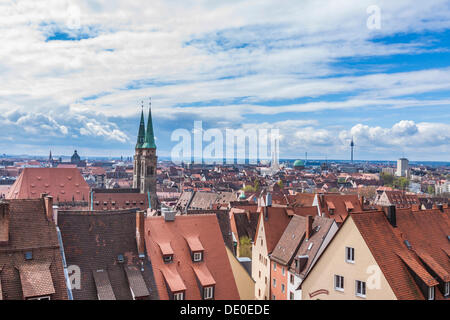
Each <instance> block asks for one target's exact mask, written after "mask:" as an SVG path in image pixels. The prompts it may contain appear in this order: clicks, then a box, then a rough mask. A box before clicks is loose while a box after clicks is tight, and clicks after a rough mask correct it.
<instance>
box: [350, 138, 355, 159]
mask: <svg viewBox="0 0 450 320" xmlns="http://www.w3.org/2000/svg"><path fill="white" fill-rule="evenodd" d="M354 147H355V143H354V142H353V137H352V142H350V148H352V163H353V148H354Z"/></svg>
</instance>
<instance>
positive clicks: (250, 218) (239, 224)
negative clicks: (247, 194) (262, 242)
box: [230, 205, 259, 240]
mask: <svg viewBox="0 0 450 320" xmlns="http://www.w3.org/2000/svg"><path fill="white" fill-rule="evenodd" d="M257 210H258V207H257V206H256V205H255V206H252V207H250V208H249V209H238V208H232V209H231V210H230V224H231V230H232V231H233V232H234V233H235V234H236V236H237V238H238V239H241V238H242V237H248V238H250V239H251V240H254V239H255V234H256V228H257V227H258V220H259V213H258V211H257Z"/></svg>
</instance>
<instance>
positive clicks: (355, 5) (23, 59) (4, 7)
mask: <svg viewBox="0 0 450 320" xmlns="http://www.w3.org/2000/svg"><path fill="white" fill-rule="evenodd" d="M372 4H374V2H373V1H372V0H339V1H324V0H305V1H297V0H292V1H288V0H286V1H282V2H274V1H269V0H250V1H234V0H233V1H226V2H223V1H206V0H201V1H180V0H177V1H170V2H168V1H163V0H156V1H152V2H151V4H150V3H143V2H132V1H131V2H130V1H119V0H108V1H106V0H98V1H87V0H86V1H72V0H65V1H61V0H47V1H44V0H42V1H35V0H15V1H10V2H2V3H1V4H0V35H1V36H0V38H1V42H2V46H0V74H1V77H2V86H1V87H0V114H1V113H2V112H3V113H5V112H9V111H10V110H12V109H15V110H17V111H18V112H20V113H21V114H23V116H24V117H26V116H25V115H28V117H34V118H32V121H31V120H30V121H25V120H26V118H24V121H22V122H17V121H18V120H17V119H16V120H15V122H8V125H9V126H12V127H11V128H15V129H17V130H24V131H25V132H27V133H29V134H32V133H36V132H41V133H42V132H47V133H48V134H49V135H57V136H59V137H61V136H62V137H67V139H68V140H67V141H70V137H72V136H74V135H75V136H77V138H75V139H78V138H80V137H85V138H90V139H91V140H92V141H94V140H95V141H97V142H100V141H105V139H109V140H110V141H116V142H119V143H126V142H128V141H129V137H128V135H127V133H126V132H127V130H126V129H122V128H119V127H118V126H117V125H116V124H114V123H113V122H112V121H111V120H109V118H108V117H119V118H122V119H123V118H125V117H130V116H132V115H136V114H137V112H138V111H139V108H138V106H139V101H140V100H141V99H142V98H143V97H147V96H149V95H151V96H152V97H153V101H154V115H155V116H156V117H158V118H159V119H162V120H165V121H168V120H176V119H178V118H183V117H186V116H190V117H197V118H200V119H203V120H214V121H224V122H228V123H230V122H232V123H233V122H234V123H236V122H238V123H245V121H246V119H247V116H248V115H266V116H267V117H268V120H267V122H268V123H269V124H271V123H273V122H274V121H275V120H273V121H272V119H271V116H273V115H277V114H283V113H298V112H312V111H321V110H338V109H350V108H355V109H356V108H367V107H371V108H379V107H384V108H409V107H423V108H424V109H426V108H427V107H432V106H446V105H450V99H448V98H443V99H440V100H433V99H425V98H424V99H418V98H417V99H415V98H411V97H408V96H409V95H411V96H414V95H418V94H422V93H430V92H431V93H433V92H438V91H439V92H443V91H448V90H450V72H449V71H450V69H449V68H442V69H433V70H419V71H413V72H398V73H385V69H384V68H383V67H380V66H375V67H374V68H373V73H375V74H371V75H358V76H355V75H353V74H352V73H351V72H349V70H348V69H346V68H345V67H343V66H340V65H335V64H334V63H335V62H338V61H339V60H340V59H346V58H355V57H356V58H358V57H366V56H389V55H392V54H398V53H407V54H416V53H418V52H426V51H428V50H430V49H429V48H428V47H427V45H428V44H429V43H427V42H426V41H425V42H423V41H422V40H417V41H410V42H409V43H403V44H389V43H383V42H373V41H371V39H372V37H373V36H378V37H383V36H391V35H394V34H396V33H402V34H408V33H411V32H418V33H420V32H423V31H432V32H433V31H442V30H444V29H448V28H450V18H449V17H450V8H449V7H448V2H447V1H445V0H429V1H425V2H423V1H422V2H417V1H412V0H410V1H408V0H396V1H388V0H383V1H376V4H377V5H379V6H380V8H381V12H382V29H381V30H378V31H376V32H374V31H370V30H368V29H367V28H366V19H367V17H368V16H367V13H366V8H367V7H368V6H369V5H372ZM78 12H79V16H78ZM78 22H79V23H80V28H78V25H77V23H78ZM58 31H59V32H65V33H67V35H68V36H69V37H75V38H77V37H79V36H84V37H88V38H87V39H81V40H79V41H48V42H46V41H45V40H46V38H47V37H48V36H51V35H53V34H54V33H55V32H58ZM368 68H369V67H368ZM362 71H366V70H362ZM337 75H339V76H337ZM355 93H357V94H355ZM347 94H348V95H349V97H345V98H339V99H335V100H334V99H333V98H330V99H327V100H326V101H324V100H320V101H318V102H303V103H296V102H295V103H286V104H283V103H279V105H277V106H268V105H267V103H264V102H265V101H267V100H274V101H281V102H283V101H291V100H295V99H298V100H301V99H306V101H310V99H311V98H312V99H319V98H320V97H321V96H325V95H343V96H345V95H347ZM196 103H203V104H205V105H206V106H202V107H197V106H192V104H196ZM67 108H68V109H69V110H67ZM61 110H64V112H62V111H61ZM87 113H92V114H95V118H94V119H91V118H89V117H87V116H85V114H87ZM83 117H85V118H83ZM63 118H64V119H63ZM80 119H82V120H80ZM70 120H72V121H73V123H70V122H71V121H70ZM0 121H6V120H4V119H3V120H2V118H1V116H0ZM8 121H10V120H8ZM290 121H295V120H290ZM30 123H31V124H30ZM278 125H281V124H278ZM282 125H283V126H284V127H289V128H291V127H292V128H295V127H297V128H298V127H300V126H301V124H300V123H297V124H294V123H284V124H282ZM306 125H308V124H306ZM313 125H315V124H314V123H310V124H309V128H310V129H304V130H303V132H302V133H300V134H299V136H298V137H297V140H298V141H299V143H300V142H302V143H305V144H307V143H313V142H316V143H317V144H320V143H321V141H322V144H323V143H325V141H327V139H328V137H329V136H328V134H329V133H328V130H329V129H327V128H322V129H319V130H317V128H316V129H314V130H313V129H312V128H314V127H312V126H313ZM408 125H409V124H408V123H404V124H399V126H398V127H396V128H391V129H389V130H391V131H392V132H393V133H395V134H396V135H398V136H399V137H400V136H401V133H402V132H403V134H405V137H406V134H415V135H417V134H418V133H420V134H422V136H424V135H426V134H425V132H427V131H426V130H428V131H430V130H432V129H425V125H424V124H421V125H422V127H420V126H419V124H416V127H417V130H418V131H417V132H416V133H414V131H413V130H414V126H408ZM303 127H305V126H303ZM429 127H433V124H429ZM438 127H439V124H436V128H438ZM5 128H6V127H4V128H3V129H0V134H2V135H5ZM8 128H9V127H8ZM39 130H40V131H39ZM352 130H353V129H352ZM355 130H356V129H355ZM361 130H362V131H366V132H365V133H364V134H365V135H366V136H368V137H370V135H371V134H373V135H378V134H382V132H384V131H383V130H379V129H376V128H372V130H370V128H369V129H367V130H364V129H361ZM421 130H422V131H421ZM370 132H374V133H370ZM378 132H379V133H378ZM361 135H362V136H363V133H361ZM334 137H335V135H334V134H331V138H334ZM96 139H100V140H96ZM399 139H400V138H399ZM91 140H90V141H91ZM90 141H88V142H90ZM443 141H446V140H445V139H444V140H443Z"/></svg>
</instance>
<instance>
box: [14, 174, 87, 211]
mask: <svg viewBox="0 0 450 320" xmlns="http://www.w3.org/2000/svg"><path fill="white" fill-rule="evenodd" d="M42 193H46V194H48V195H51V196H53V199H54V201H55V202H56V203H58V202H71V201H72V200H74V201H86V202H87V200H88V198H89V185H88V184H87V182H86V181H85V180H84V178H83V176H82V175H81V173H80V171H79V170H78V169H74V168H64V169H63V168H25V169H24V170H23V171H22V173H21V175H20V176H19V178H18V179H17V181H16V182H15V183H14V185H13V186H12V187H11V189H10V190H9V192H8V195H7V196H6V198H7V199H37V198H40V196H41V194H42Z"/></svg>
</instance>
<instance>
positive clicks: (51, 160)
mask: <svg viewBox="0 0 450 320" xmlns="http://www.w3.org/2000/svg"><path fill="white" fill-rule="evenodd" d="M48 162H53V156H52V150H50V155H49V156H48Z"/></svg>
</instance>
